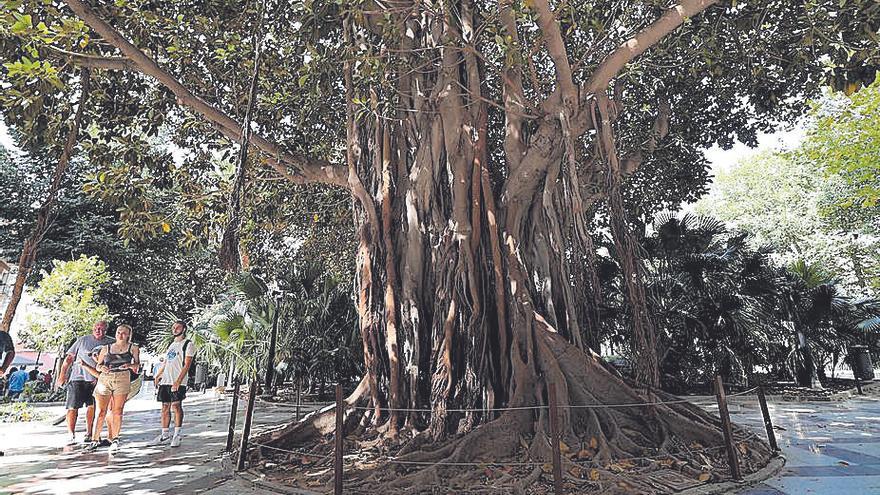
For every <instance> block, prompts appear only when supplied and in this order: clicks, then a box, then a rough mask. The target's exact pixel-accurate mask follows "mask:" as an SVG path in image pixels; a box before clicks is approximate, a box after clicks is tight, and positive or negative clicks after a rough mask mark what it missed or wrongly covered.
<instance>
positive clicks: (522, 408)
mask: <svg viewBox="0 0 880 495" xmlns="http://www.w3.org/2000/svg"><path fill="white" fill-rule="evenodd" d="M757 389H758V387H753V388H750V389H748V390H744V391H742V392H738V393H735V394H730V395H728V396H727V397H728V398H731V397H740V396H743V395H747V394H750V393H752V392H754V391H755V390H757ZM667 404H693V405H695V406H706V405H712V404H715V401H714V400H709V399H707V400H705V401H691V400H689V399H678V400H668V401H653V402H626V403H622V404H562V405H559V406H557V407H559V408H561V409H615V408H623V407H647V406H660V405H667ZM549 407H550V406H547V405H536V406H513V407H491V408H485V409H477V408H450V409H445V411H446V412H460V413H469V412H503V411H531V410H538V409H548V408H549ZM353 409H355V410H358V411H372V410H373V409H374V408H372V407H366V406H355V407H354V408H353ZM381 409H382V410H383V411H387V412H434V410H433V409H428V408H413V407H400V408H391V407H383V408H381Z"/></svg>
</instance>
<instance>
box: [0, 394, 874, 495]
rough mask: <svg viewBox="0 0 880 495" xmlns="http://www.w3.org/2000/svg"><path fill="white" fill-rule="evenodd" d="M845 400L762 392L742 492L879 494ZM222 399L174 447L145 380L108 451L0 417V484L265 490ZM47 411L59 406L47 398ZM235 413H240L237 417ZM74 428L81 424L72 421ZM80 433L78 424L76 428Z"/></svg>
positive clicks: (264, 418)
mask: <svg viewBox="0 0 880 495" xmlns="http://www.w3.org/2000/svg"><path fill="white" fill-rule="evenodd" d="M871 394H873V395H868V396H865V397H862V398H854V399H850V400H848V401H846V402H824V403H792V402H776V401H773V400H772V398H771V403H770V413H771V416H772V417H773V420H774V422H775V424H776V425H777V426H778V427H780V428H781V429H778V430H777V432H776V433H777V438H778V440H779V444H780V447H781V448H782V450H783V454H784V455H785V457H786V458H787V463H786V465H785V467H784V468H783V469H782V471H781V472H780V473H779V474H778V475H777V476H775V477H774V478H772V479H769V480H767V481H765V482H764V483H761V484H760V485H758V486H755V487H752V488H748V489H746V490H745V491H744V492H742V493H743V494H745V495H801V494H817V495H837V494H841V495H842V494H846V495H856V494H858V495H870V494H878V495H880V392H877V391H875V392H871ZM230 403H231V401H230V400H229V399H228V398H227V399H226V400H217V399H216V398H215V397H214V396H213V394H210V393H209V394H205V395H201V394H193V395H191V397H190V398H189V399H187V403H186V405H187V411H188V416H187V418H186V427H185V430H184V431H185V438H184V441H183V444H182V445H181V447H180V448H177V449H172V448H170V447H161V448H153V447H146V443H147V441H149V439H151V438H152V437H154V436H155V435H156V433H157V429H156V428H157V425H158V422H159V411H158V407H157V405H156V403H155V402H154V400H153V397H152V392H151V387H145V390H144V391H142V393H141V395H140V396H139V397H137V398H136V399H134V400H133V401H132V402H130V403H129V405H130V406H131V407H130V411H129V412H127V414H126V425H125V443H124V448H123V449H122V450H121V451H120V452H119V453H118V454H117V455H115V456H112V457H111V456H109V455H108V454H107V453H105V452H92V453H88V452H83V451H81V450H79V449H78V448H70V447H63V443H64V441H65V440H66V435H65V434H64V428H63V427H61V426H51V425H49V424H47V423H45V422H42V423H36V422H35V423H18V424H2V425H0V445H2V447H0V449H2V450H4V451H5V452H6V455H5V456H4V457H0V493H16V494H18V493H26V494H31V493H33V494H68V493H89V494H121V493H125V494H132V495H148V494H158V493H212V494H214V495H226V494H230V495H231V494H237V493H253V494H256V493H269V492H265V491H262V490H260V489H258V488H255V487H253V486H251V485H250V483H248V482H245V481H243V480H240V479H236V480H230V479H229V476H228V469H227V467H228V466H227V463H228V461H223V460H221V456H220V453H221V451H222V449H223V446H224V445H225V441H226V426H227V425H226V421H227V420H226V418H227V417H228V411H229V407H230ZM52 411H53V413H55V412H60V408H54V409H53V410H52ZM731 414H732V416H733V419H734V421H736V422H738V423H740V424H742V425H745V426H747V427H749V428H751V429H753V430H754V431H755V432H756V433H757V434H760V435H761V436H762V437H763V436H764V428H763V423H762V421H761V417H760V411H759V409H758V405H757V403H756V402H755V401H754V400H753V399H751V398H748V397H739V398H736V399H735V400H732V404H731ZM240 416H241V415H239V421H240V420H241V418H240ZM292 416H293V409H292V408H291V407H289V406H267V405H265V404H261V407H259V408H257V413H256V416H255V423H254V424H255V426H256V428H257V429H261V428H264V427H267V426H271V425H275V424H279V423H283V422H285V421H287V420H289V419H290V418H291V417H292ZM80 429H82V427H81V428H80ZM79 434H80V437H81V436H82V432H80V433H79Z"/></svg>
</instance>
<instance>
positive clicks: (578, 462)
mask: <svg viewBox="0 0 880 495" xmlns="http://www.w3.org/2000/svg"><path fill="white" fill-rule="evenodd" d="M752 436H754V434H752V435H750V436H748V437H746V438H743V439H740V440H738V441H740V442H743V441H745V440H748V439H749V438H751V437H752ZM254 445H256V446H258V447H262V448H265V449H269V450H276V451H279V452H284V453H286V454H295V455H299V456H305V457H315V458H326V457H329V456H330V455H332V453H325V454H316V453H310V452H304V451H301V450H291V449H282V448H280V447H273V446H271V445H266V444H262V443H254ZM724 448H725V447H724V445H719V446H716V447H708V448H703V449H696V450H685V451H681V452H676V453H669V454H662V455H660V456H659V457H645V456H641V457H620V458H613V459H607V460H601V461H599V460H593V459H577V460H575V459H569V461H570V462H572V463H573V464H576V465H584V464H589V465H611V464H617V463H621V462H628V461H651V462H659V461H662V460H665V459H672V458H675V457H676V456H679V455H682V454H691V455H693V454H699V453H705V452H714V451H717V450H722V449H724ZM376 461H377V462H380V461H381V462H387V463H390V464H401V465H414V466H473V467H484V466H503V467H513V466H543V465H545V464H549V461H511V462H496V461H482V462H476V461H475V462H464V461H410V460H405V459H376Z"/></svg>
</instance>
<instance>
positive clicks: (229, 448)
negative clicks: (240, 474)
mask: <svg viewBox="0 0 880 495" xmlns="http://www.w3.org/2000/svg"><path fill="white" fill-rule="evenodd" d="M240 387H241V382H240V381H239V379H238V378H236V379H235V388H234V389H233V392H232V410H231V411H229V431H228V432H227V433H226V452H232V443H233V441H234V439H235V417H236V415H237V414H238V392H239V388H240Z"/></svg>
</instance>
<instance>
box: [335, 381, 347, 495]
mask: <svg viewBox="0 0 880 495" xmlns="http://www.w3.org/2000/svg"><path fill="white" fill-rule="evenodd" d="M344 415H345V403H344V402H343V400H342V385H340V384H338V383H337V384H336V439H335V440H336V449H335V454H336V456H335V459H334V462H333V493H334V494H335V495H342V448H343V442H342V440H343V439H344V437H345V424H344V422H343V419H344V418H343V416H344Z"/></svg>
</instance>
